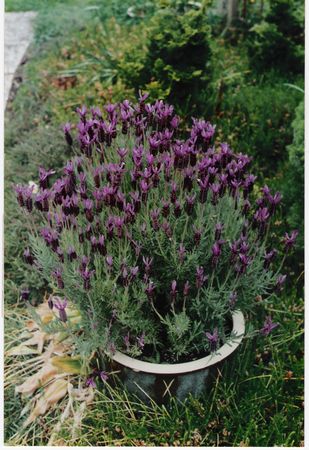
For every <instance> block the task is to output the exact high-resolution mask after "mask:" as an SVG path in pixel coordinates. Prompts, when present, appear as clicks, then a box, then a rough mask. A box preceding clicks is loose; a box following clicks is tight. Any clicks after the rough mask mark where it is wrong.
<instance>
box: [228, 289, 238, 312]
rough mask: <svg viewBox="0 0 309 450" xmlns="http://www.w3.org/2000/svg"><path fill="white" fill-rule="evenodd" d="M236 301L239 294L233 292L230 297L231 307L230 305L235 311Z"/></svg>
mask: <svg viewBox="0 0 309 450" xmlns="http://www.w3.org/2000/svg"><path fill="white" fill-rule="evenodd" d="M236 301H237V292H236V291H233V292H231V294H230V297H229V305H230V308H231V309H233V308H234V307H235V304H236Z"/></svg>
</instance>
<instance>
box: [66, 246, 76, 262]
mask: <svg viewBox="0 0 309 450" xmlns="http://www.w3.org/2000/svg"><path fill="white" fill-rule="evenodd" d="M67 255H68V259H69V261H71V262H72V261H73V260H74V259H76V258H77V254H76V251H75V249H74V247H72V246H71V247H69V248H68V251H67Z"/></svg>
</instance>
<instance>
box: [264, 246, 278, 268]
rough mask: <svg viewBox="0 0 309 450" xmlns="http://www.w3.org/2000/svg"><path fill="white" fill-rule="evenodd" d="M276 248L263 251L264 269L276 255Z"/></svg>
mask: <svg viewBox="0 0 309 450" xmlns="http://www.w3.org/2000/svg"><path fill="white" fill-rule="evenodd" d="M277 253H278V252H277V250H275V249H273V250H271V251H270V252H268V253H267V252H265V253H264V269H268V268H269V266H270V264H271V262H272V261H273V260H274V258H275V257H276V255H277Z"/></svg>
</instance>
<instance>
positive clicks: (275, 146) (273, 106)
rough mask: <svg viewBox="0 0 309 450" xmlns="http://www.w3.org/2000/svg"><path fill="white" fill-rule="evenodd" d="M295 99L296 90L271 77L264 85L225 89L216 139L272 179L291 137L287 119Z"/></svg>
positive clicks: (291, 132) (252, 83) (257, 83)
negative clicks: (226, 141)
mask: <svg viewBox="0 0 309 450" xmlns="http://www.w3.org/2000/svg"><path fill="white" fill-rule="evenodd" d="M299 98H300V94H299V93H298V92H297V91H295V90H292V89H290V90H289V89H287V87H286V86H284V84H283V80H276V79H274V78H273V77H270V79H269V80H267V81H265V82H264V83H259V82H250V83H244V84H239V83H236V84H235V83H234V85H231V86H227V88H224V92H223V96H222V100H221V105H220V109H221V111H222V112H221V114H220V117H219V118H218V119H217V129H218V132H219V136H220V138H221V139H223V136H226V138H228V139H229V141H230V142H231V145H232V147H234V146H235V147H236V146H237V148H239V150H240V151H242V152H244V153H247V154H249V155H251V156H253V157H254V164H256V168H258V170H259V173H260V174H261V175H262V176H264V177H265V176H266V177H271V176H274V175H275V174H276V172H277V170H278V168H279V167H280V163H282V162H283V161H285V160H286V159H287V150H286V147H287V145H289V144H291V142H292V138H293V131H292V126H291V119H292V118H293V116H294V110H295V107H296V105H297V104H298V102H299ZM270 99H271V101H270Z"/></svg>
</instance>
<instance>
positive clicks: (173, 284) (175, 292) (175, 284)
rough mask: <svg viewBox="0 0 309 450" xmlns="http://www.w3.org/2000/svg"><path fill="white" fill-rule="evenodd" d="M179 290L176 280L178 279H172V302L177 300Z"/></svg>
mask: <svg viewBox="0 0 309 450" xmlns="http://www.w3.org/2000/svg"><path fill="white" fill-rule="evenodd" d="M177 292H178V291H177V281H176V280H173V281H172V284H171V291H170V294H171V297H172V302H174V301H175V298H176V295H177Z"/></svg>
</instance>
